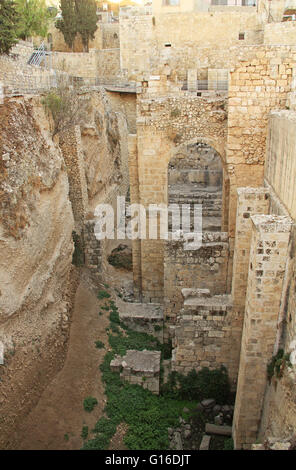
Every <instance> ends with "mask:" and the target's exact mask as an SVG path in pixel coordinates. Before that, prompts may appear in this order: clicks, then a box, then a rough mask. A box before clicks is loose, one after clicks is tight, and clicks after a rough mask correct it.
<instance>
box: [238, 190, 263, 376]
mask: <svg viewBox="0 0 296 470" xmlns="http://www.w3.org/2000/svg"><path fill="white" fill-rule="evenodd" d="M268 209H269V194H268V190H267V189H266V188H249V187H246V188H238V189H237V210H236V231H235V245H234V259H233V273H232V299H233V310H232V313H231V348H230V355H231V358H230V361H229V363H231V364H232V367H231V369H232V371H231V373H230V375H231V376H232V377H237V374H238V366H239V354H240V348H241V336H242V329H243V320H244V312H245V300H246V292H247V282H248V271H249V258H250V245H251V235H252V222H251V216H252V215H255V214H268Z"/></svg>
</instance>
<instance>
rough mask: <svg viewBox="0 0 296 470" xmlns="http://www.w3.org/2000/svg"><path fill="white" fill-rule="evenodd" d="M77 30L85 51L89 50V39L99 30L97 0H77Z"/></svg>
mask: <svg viewBox="0 0 296 470" xmlns="http://www.w3.org/2000/svg"><path fill="white" fill-rule="evenodd" d="M75 11H76V24H77V32H78V33H80V36H81V39H82V44H83V49H84V52H88V46H89V41H90V40H91V39H94V38H95V32H96V30H97V28H98V27H97V5H96V0H75Z"/></svg>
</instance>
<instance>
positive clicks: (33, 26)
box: [15, 0, 52, 39]
mask: <svg viewBox="0 0 296 470" xmlns="http://www.w3.org/2000/svg"><path fill="white" fill-rule="evenodd" d="M15 4H16V9H17V12H18V13H19V17H20V22H19V28H18V36H19V38H21V39H28V38H29V37H31V36H41V37H45V36H46V34H47V30H48V26H49V22H50V20H51V18H52V16H51V13H50V11H49V9H48V7H47V5H46V0H15Z"/></svg>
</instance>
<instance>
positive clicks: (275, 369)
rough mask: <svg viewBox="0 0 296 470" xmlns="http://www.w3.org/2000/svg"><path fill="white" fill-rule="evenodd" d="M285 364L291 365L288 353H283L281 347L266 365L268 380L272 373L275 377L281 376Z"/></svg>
mask: <svg viewBox="0 0 296 470" xmlns="http://www.w3.org/2000/svg"><path fill="white" fill-rule="evenodd" d="M286 366H288V367H291V362H290V354H285V352H284V350H283V349H279V350H278V352H277V354H276V355H275V356H272V359H271V361H270V362H269V363H268V365H267V378H268V380H269V382H270V381H271V379H272V377H273V376H274V374H275V375H276V377H277V378H281V377H282V376H283V373H284V369H285V367H286Z"/></svg>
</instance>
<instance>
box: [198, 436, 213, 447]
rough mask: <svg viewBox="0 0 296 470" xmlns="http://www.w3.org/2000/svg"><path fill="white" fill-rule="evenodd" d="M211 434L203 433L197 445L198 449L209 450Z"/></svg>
mask: <svg viewBox="0 0 296 470" xmlns="http://www.w3.org/2000/svg"><path fill="white" fill-rule="evenodd" d="M210 442H211V436H207V434H204V435H203V437H202V440H201V443H200V446H199V450H209V449H210Z"/></svg>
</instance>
